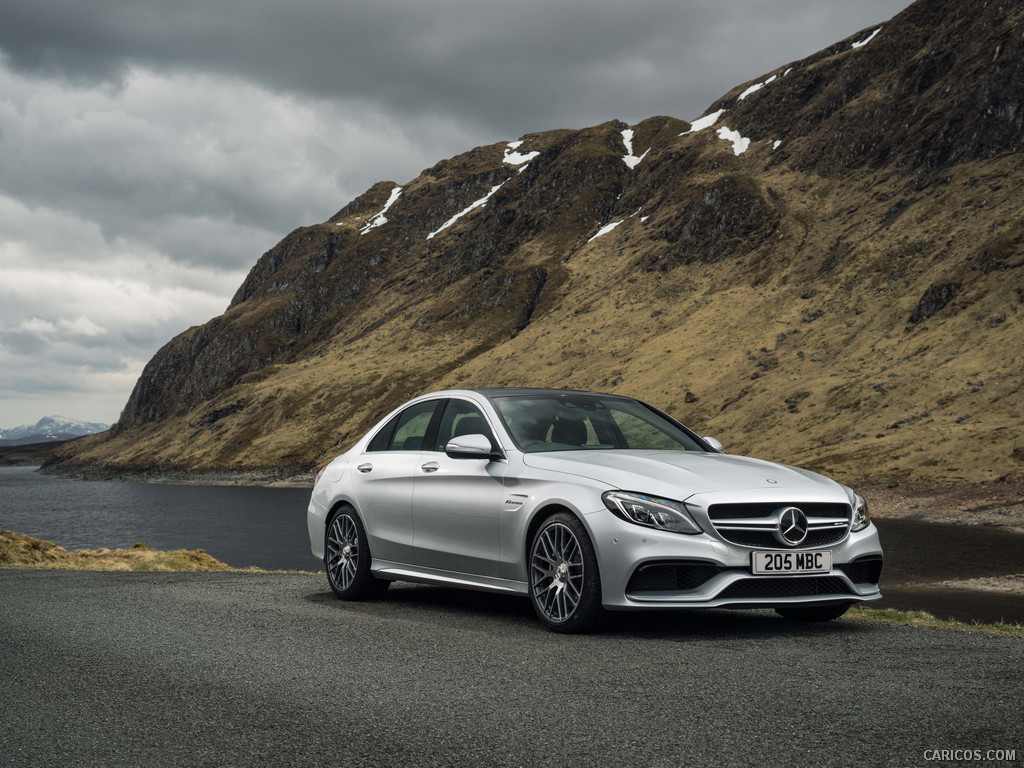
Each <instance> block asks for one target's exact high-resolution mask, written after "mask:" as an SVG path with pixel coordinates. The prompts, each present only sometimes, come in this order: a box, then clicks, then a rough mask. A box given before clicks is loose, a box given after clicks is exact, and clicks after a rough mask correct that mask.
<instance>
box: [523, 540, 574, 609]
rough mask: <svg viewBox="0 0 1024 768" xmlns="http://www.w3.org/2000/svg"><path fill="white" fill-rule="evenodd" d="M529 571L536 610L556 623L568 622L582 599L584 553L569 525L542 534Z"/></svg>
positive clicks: (534, 547)
mask: <svg viewBox="0 0 1024 768" xmlns="http://www.w3.org/2000/svg"><path fill="white" fill-rule="evenodd" d="M530 570H531V576H532V578H531V582H532V585H533V586H532V589H533V597H534V601H535V603H536V605H537V608H538V610H539V611H540V612H541V613H543V614H544V617H545V618H547V619H548V620H549V621H551V622H553V623H555V624H561V623H562V622H564V621H566V620H568V619H569V617H570V616H572V615H573V612H574V611H575V610H576V607H577V606H578V605H579V602H580V599H581V598H582V596H583V551H582V549H581V548H580V543H579V541H578V540H577V539H576V535H575V534H574V533H573V532H572V530H570V529H569V527H568V526H566V525H564V524H562V523H553V524H551V525H549V526H548V527H547V528H545V529H544V530H543V531H541V534H540V535H539V536H538V537H537V541H536V542H535V544H534V546H533V554H532V555H531V557H530Z"/></svg>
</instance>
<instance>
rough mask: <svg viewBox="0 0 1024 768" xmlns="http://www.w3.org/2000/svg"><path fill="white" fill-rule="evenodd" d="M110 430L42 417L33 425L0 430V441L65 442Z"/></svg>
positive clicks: (93, 425)
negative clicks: (26, 439)
mask: <svg viewBox="0 0 1024 768" xmlns="http://www.w3.org/2000/svg"><path fill="white" fill-rule="evenodd" d="M108 429H110V425H109V424H99V423H97V422H92V421H80V420H79V419H69V418H67V417H66V416H44V417H43V418H41V419H40V420H39V421H37V422H36V423H35V424H25V425H22V426H20V427H14V428H13V429H0V440H24V439H25V438H34V437H38V438H39V439H40V440H67V439H69V438H71V437H81V436H82V435H91V434H94V433H96V432H104V431H106V430H108Z"/></svg>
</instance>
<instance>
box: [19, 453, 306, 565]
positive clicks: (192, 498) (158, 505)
mask: <svg viewBox="0 0 1024 768" xmlns="http://www.w3.org/2000/svg"><path fill="white" fill-rule="evenodd" d="M309 494H310V491H309V490H307V489H299V488H246V487H237V486H210V485H157V484H152V483H118V482H103V481H88V480H68V479H66V478H62V477H54V476H52V475H42V474H39V473H38V472H36V471H35V468H34V467H0V529H3V530H10V531H17V532H18V533H24V534H27V535H29V536H35V537H36V538H39V539H46V540H47V541H52V542H53V543H54V544H58V545H60V546H62V547H64V548H65V549H95V548H97V547H108V548H110V549H117V548H121V547H130V546H132V545H133V544H135V543H136V542H139V541H144V542H146V544H148V545H149V546H150V547H153V548H154V549H205V550H206V551H207V552H209V553H210V554H211V555H213V556H214V557H216V558H217V559H218V560H222V561H224V562H225V563H227V564H228V565H232V566H235V567H245V566H250V565H254V566H257V567H259V568H272V569H284V570H304V571H314V570H318V569H319V568H321V567H322V566H321V565H320V564H319V563H318V562H317V560H316V559H314V557H313V555H311V554H310V551H309V537H308V535H307V533H306V506H307V505H308V503H309Z"/></svg>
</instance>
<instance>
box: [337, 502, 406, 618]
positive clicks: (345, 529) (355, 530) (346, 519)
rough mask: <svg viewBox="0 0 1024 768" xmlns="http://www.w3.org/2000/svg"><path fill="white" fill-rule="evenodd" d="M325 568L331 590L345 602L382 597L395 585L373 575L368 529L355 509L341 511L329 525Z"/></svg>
mask: <svg viewBox="0 0 1024 768" xmlns="http://www.w3.org/2000/svg"><path fill="white" fill-rule="evenodd" d="M324 568H325V569H326V571H327V581H328V582H329V583H330V585H331V589H332V590H334V594H335V595H337V596H338V597H339V598H341V599H342V600H366V599H367V598H371V597H378V596H379V595H382V594H384V592H385V590H387V588H388V585H389V584H390V583H391V582H389V581H385V580H383V579H378V578H376V577H374V575H373V574H372V573H370V546H369V544H368V543H367V539H366V529H365V528H363V521H362V520H360V519H359V515H357V514H356V512H355V510H354V509H352V508H351V507H342V508H340V509H339V510H338V511H337V512H335V513H334V515H333V516H332V517H331V519H330V522H328V524H327V538H326V542H325V547H324Z"/></svg>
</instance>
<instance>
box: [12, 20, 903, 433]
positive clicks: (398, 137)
mask: <svg viewBox="0 0 1024 768" xmlns="http://www.w3.org/2000/svg"><path fill="white" fill-rule="evenodd" d="M907 5H909V0H856V2H851V0H770V1H769V0H730V1H729V2H721V0H631V2H621V1H620V2H607V1H606V0H518V2H508V1H507V0H501V1H498V0H374V2H372V3H371V2H369V1H368V0H367V1H364V2H348V1H346V0H291V2H288V3H287V4H286V3H284V2H281V0H274V1H273V2H272V1H271V0H212V1H211V0H89V2H82V0H3V17H2V22H0V428H9V427H13V426H17V425H20V424H26V423H34V422H35V421H37V420H38V419H39V418H41V417H42V416H46V415H51V414H61V415H64V416H70V417H73V418H79V419H84V420H89V421H103V422H106V423H110V422H113V421H116V419H117V417H118V415H119V413H120V411H121V408H122V406H123V405H124V403H125V401H126V400H127V398H128V395H129V393H130V392H131V389H132V386H133V385H134V383H135V380H136V379H137V377H138V375H139V373H140V372H141V370H142V367H143V366H144V365H145V363H146V361H147V360H148V359H149V358H150V357H151V356H152V354H153V353H154V352H155V351H156V350H157V349H159V348H160V347H161V346H162V345H163V344H164V343H165V342H167V341H168V340H169V339H170V338H172V337H173V336H174V335H176V334H178V333H180V332H181V331H183V330H185V329H186V328H188V327H189V326H191V325H197V324H200V323H203V322H205V321H206V320H208V319H210V318H211V317H213V316H215V315H217V314H219V313H221V312H223V311H224V309H225V308H226V306H227V303H228V301H229V300H230V298H231V296H232V294H233V293H234V291H235V289H236V288H237V287H238V285H239V283H241V281H242V279H243V278H244V277H245V274H246V273H247V271H248V270H249V268H250V267H251V266H252V264H253V263H254V262H255V261H256V259H258V258H259V256H260V255H261V254H262V253H263V252H265V251H266V250H268V249H269V248H271V247H272V246H273V245H274V244H275V243H276V242H277V241H278V240H280V239H281V238H282V237H283V236H284V235H286V234H287V233H288V232H290V231H291V230H292V229H294V228H295V227H298V226H302V225H305V224H312V223H316V222H320V221H323V220H325V219H327V218H328V217H330V216H331V215H332V214H334V213H335V212H336V211H337V210H338V209H340V208H341V207H342V206H343V205H344V204H345V203H347V202H348V201H349V200H351V199H352V198H353V197H355V196H356V195H358V194H360V193H361V192H363V191H365V190H366V188H367V187H369V186H370V185H371V184H373V183H374V182H376V181H379V180H382V179H388V180H392V181H396V182H399V183H402V182H406V181H409V180H411V179H412V178H414V177H416V176H417V175H418V174H419V172H420V171H421V170H423V169H425V168H428V167H430V166H431V165H433V164H434V163H435V162H437V161H438V160H440V159H442V158H445V157H450V156H452V155H455V154H458V153H460V152H463V151H466V150H468V149H471V148H472V147H475V146H478V145H481V144H489V143H492V142H496V141H501V140H512V139H515V138H518V137H519V136H521V135H522V134H524V133H529V132H533V131H541V130H548V129H554V128H583V127H585V126H588V125H594V124H597V123H601V122H604V121H606V120H610V119H613V118H617V119H620V120H624V121H626V122H629V123H636V122H639V121H640V120H642V119H644V118H646V117H650V116H652V115H659V114H660V115H673V116H675V117H679V118H683V119H687V120H692V119H694V118H696V117H698V116H700V115H701V114H702V113H703V112H704V110H705V109H706V108H707V106H708V105H709V104H710V103H711V102H712V101H713V100H714V99H715V98H717V97H718V96H720V95H722V94H723V93H725V92H726V91H728V90H729V89H731V88H732V87H733V86H735V85H738V84H740V83H742V82H744V81H747V80H751V79H754V78H757V77H758V76H759V75H761V74H763V73H765V72H767V71H768V70H770V69H773V68H775V67H778V66H780V65H782V64H785V63H787V62H789V61H793V60H795V59H798V58H801V57H803V56H806V55H808V54H811V53H813V52H815V51H817V50H820V49H821V48H824V47H825V46H827V45H829V44H831V43H833V42H836V41H838V40H841V39H843V38H845V37H848V36H849V35H851V34H853V33H855V32H858V31H859V30H861V29H864V28H866V27H869V26H871V25H873V24H875V23H876V22H881V21H885V20H887V19H889V18H891V17H892V16H893V15H895V14H896V13H898V12H899V11H901V10H902V9H903V8H905V7H906V6H907Z"/></svg>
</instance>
